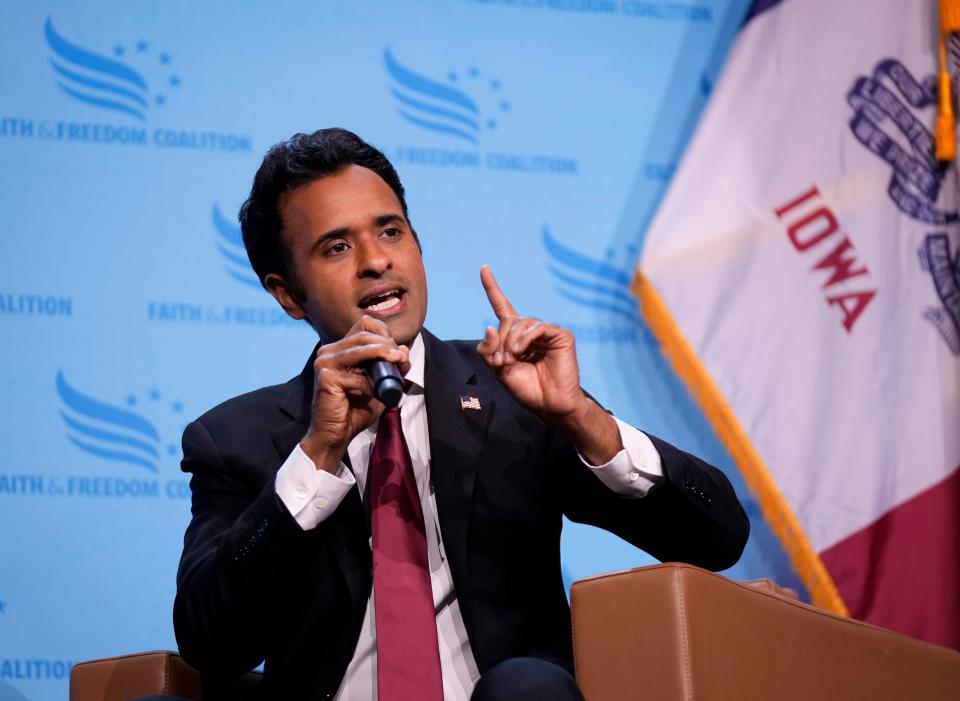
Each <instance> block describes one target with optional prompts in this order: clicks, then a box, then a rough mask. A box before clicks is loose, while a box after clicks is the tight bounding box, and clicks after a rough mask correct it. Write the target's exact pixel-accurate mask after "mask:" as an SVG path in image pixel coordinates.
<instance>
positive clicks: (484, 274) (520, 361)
mask: <svg viewBox="0 0 960 701" xmlns="http://www.w3.org/2000/svg"><path fill="white" fill-rule="evenodd" d="M480 282H481V284H482V285H483V289H484V291H486V293H487V299H488V300H489V301H490V306H491V307H492V308H493V313H494V314H496V316H497V320H498V321H499V324H500V328H499V329H494V328H493V327H492V326H488V327H487V329H486V333H485V334H484V336H483V340H482V341H481V342H480V343H479V345H477V352H478V353H479V354H480V355H481V356H482V357H483V359H484V360H485V361H486V363H487V365H489V366H490V368H491V369H492V370H493V372H494V374H495V375H496V376H497V378H498V379H499V380H500V382H501V383H502V384H503V385H504V387H506V388H507V390H509V392H510V393H511V394H512V395H513V396H514V398H516V400H517V401H518V402H520V403H521V404H523V405H524V406H525V407H526V408H527V409H529V410H530V411H532V412H534V413H535V414H538V415H539V416H541V417H543V418H545V419H555V420H562V419H563V417H565V416H567V415H569V414H571V413H572V412H574V411H576V410H577V409H578V408H579V407H580V406H581V405H582V403H583V402H584V400H585V399H586V398H585V397H584V394H583V391H582V390H581V389H580V373H579V370H578V368H577V354H576V347H575V343H574V339H573V334H572V333H570V332H569V331H567V330H566V329H563V328H560V327H559V326H554V325H553V324H548V323H546V322H544V321H540V320H539V319H534V318H531V317H527V316H519V315H518V314H517V312H516V310H515V309H514V308H513V305H512V304H510V302H509V300H507V298H506V296H505V295H504V294H503V291H502V290H501V289H500V286H499V285H498V284H497V280H496V278H494V276H493V272H491V270H490V268H488V267H487V266H483V267H482V268H480Z"/></svg>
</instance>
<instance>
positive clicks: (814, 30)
mask: <svg viewBox="0 0 960 701" xmlns="http://www.w3.org/2000/svg"><path fill="white" fill-rule="evenodd" d="M939 12H940V11H939V5H938V3H937V2H935V0H922V1H918V2H912V3H903V2H902V0H859V1H853V0H850V1H848V2H835V1H834V0H781V1H779V2H777V1H771V0H765V1H763V2H757V3H756V5H755V7H754V8H753V10H752V12H751V15H750V17H749V18H748V20H747V22H746V23H745V24H744V26H743V28H742V30H741V33H740V35H739V37H738V38H737V40H736V43H735V45H734V48H733V50H732V52H731V54H730V57H729V59H728V61H727V65H726V68H725V69H724V72H723V74H722V75H721V78H720V81H719V82H718V84H717V87H716V90H715V92H714V94H713V96H712V98H711V102H710V103H709V105H708V107H707V110H706V112H705V113H704V116H703V118H702V120H701V123H700V126H699V127H698V130H697V133H696V134H695V135H694V138H693V140H692V142H691V144H690V147H689V148H688V150H687V152H686V155H685V156H684V160H683V162H682V163H681V166H680V168H679V169H678V171H677V174H676V176H675V178H674V180H673V182H672V183H671V186H670V189H669V191H668V193H667V196H666V197H665V199H664V201H663V203H662V205H661V208H660V210H659V211H658V213H657V216H656V217H655V219H654V222H653V224H652V226H651V228H650V231H649V232H648V235H647V237H646V240H645V242H644V248H643V251H642V254H641V258H640V263H639V269H638V272H637V276H636V279H635V283H634V286H635V289H636V290H637V292H638V294H639V296H640V300H641V304H642V308H643V313H644V316H645V318H646V320H647V322H648V324H649V325H650V327H651V329H652V330H653V331H654V333H655V334H656V336H657V337H658V339H659V341H660V343H661V344H662V346H663V348H664V351H665V352H666V353H667V355H668V356H669V358H670V360H671V362H672V364H673V366H674V368H675V369H676V370H677V372H678V373H679V374H680V375H681V376H682V377H683V379H684V380H685V382H686V383H687V386H688V387H689V388H690V390H691V392H692V394H693V395H694V396H695V397H696V398H697V400H698V401H699V402H700V404H701V406H702V407H703V409H704V411H705V413H706V415H707V416H708V418H709V419H710V420H711V422H712V424H713V426H714V428H715V430H716V431H717V433H718V435H719V436H720V437H721V439H722V440H723V441H724V443H725V445H726V446H727V448H728V449H729V451H730V453H731V455H732V457H733V458H734V460H735V462H736V463H737V465H738V467H739V468H740V469H741V471H742V472H743V474H744V477H745V479H746V480H747V482H748V483H749V484H750V486H751V488H752V489H753V490H754V492H755V493H756V494H757V496H758V500H759V501H760V504H761V507H762V510H763V514H764V517H765V518H766V519H767V520H768V521H769V523H770V525H771V527H772V529H773V530H774V532H775V533H776V534H777V535H778V537H779V539H780V541H781V543H782V545H783V547H784V548H785V550H786V551H787V553H788V555H789V556H790V560H791V563H792V564H793V566H794V568H795V569H796V571H797V573H798V574H799V575H800V576H801V578H802V579H803V580H804V582H805V583H806V585H807V588H808V590H809V591H810V594H811V598H812V599H813V602H814V603H815V604H817V605H820V606H823V607H826V608H829V609H831V610H833V611H836V612H839V613H849V614H851V615H853V616H855V617H857V618H860V619H862V620H866V621H868V622H871V623H876V624H878V625H882V626H885V627H889V628H893V629H895V630H899V631H902V632H904V633H907V634H910V635H914V636H917V637H920V638H923V639H925V640H928V641H931V642H935V643H940V644H944V645H949V646H951V647H954V648H960V469H958V468H960V254H958V249H960V222H958V216H957V210H958V180H957V167H956V164H955V163H954V162H949V163H947V164H942V163H939V162H938V161H937V160H936V157H935V155H934V154H935V148H934V142H935V137H934V134H935V130H934V124H935V123H937V124H938V131H937V132H936V140H937V142H938V143H937V151H936V152H937V153H939V154H941V158H942V157H943V156H942V153H943V151H941V150H940V147H941V144H940V139H941V138H942V135H941V132H942V131H943V130H942V129H940V125H941V124H942V118H943V117H944V115H946V116H947V117H948V118H949V119H950V120H952V112H950V107H951V105H950V101H949V99H947V100H944V99H942V97H941V94H940V92H939V91H940V90H943V89H945V88H946V89H949V85H944V84H943V83H942V81H938V78H937V73H938V72H939V65H940V63H941V59H939V57H938V51H940V40H939V36H938V32H937V28H938V27H939V26H940V23H939V17H940V14H939ZM953 41H954V39H953V38H952V37H950V38H949V41H947V44H946V46H947V47H948V51H947V54H948V55H947V57H946V58H948V59H952V56H950V54H952V53H953V52H952V51H949V49H953V48H955V44H953V43H952V42H953ZM938 107H939V110H940V118H941V122H937V119H938ZM948 125H949V126H951V127H952V122H948ZM947 136H949V137H950V138H952V132H949V131H948V132H947Z"/></svg>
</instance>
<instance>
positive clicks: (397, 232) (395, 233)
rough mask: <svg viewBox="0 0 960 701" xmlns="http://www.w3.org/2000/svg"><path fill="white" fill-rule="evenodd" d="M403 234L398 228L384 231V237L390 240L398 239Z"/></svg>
mask: <svg viewBox="0 0 960 701" xmlns="http://www.w3.org/2000/svg"><path fill="white" fill-rule="evenodd" d="M401 233H403V232H402V231H400V229H398V228H396V227H391V228H389V229H384V230H383V235H384V236H386V237H387V238H389V239H393V238H396V237H397V236H399V235H400V234H401Z"/></svg>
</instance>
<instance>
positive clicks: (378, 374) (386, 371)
mask: <svg viewBox="0 0 960 701" xmlns="http://www.w3.org/2000/svg"><path fill="white" fill-rule="evenodd" d="M367 372H368V373H369V374H370V379H371V380H373V396H374V397H376V398H377V399H378V400H379V401H380V402H382V403H383V404H385V405H386V406H387V407H388V408H390V409H392V408H393V407H395V406H397V405H398V404H399V403H400V400H401V399H403V377H402V376H401V375H400V371H399V370H398V369H397V366H396V365H394V364H393V363H388V362H387V361H385V360H375V361H373V362H372V363H370V364H369V365H368V366H367Z"/></svg>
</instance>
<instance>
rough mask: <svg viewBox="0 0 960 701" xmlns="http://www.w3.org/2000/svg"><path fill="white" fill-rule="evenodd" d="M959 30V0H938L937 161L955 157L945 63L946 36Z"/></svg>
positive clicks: (952, 122)
mask: <svg viewBox="0 0 960 701" xmlns="http://www.w3.org/2000/svg"><path fill="white" fill-rule="evenodd" d="M957 32H960V0H940V80H939V91H938V93H939V94H938V97H939V100H938V108H937V121H936V124H935V126H934V140H935V143H936V156H937V160H938V161H953V160H954V159H955V158H956V157H957V135H956V129H955V125H954V116H953V95H952V87H951V81H950V69H949V66H948V64H947V37H948V36H950V35H951V34H955V33H957Z"/></svg>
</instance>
